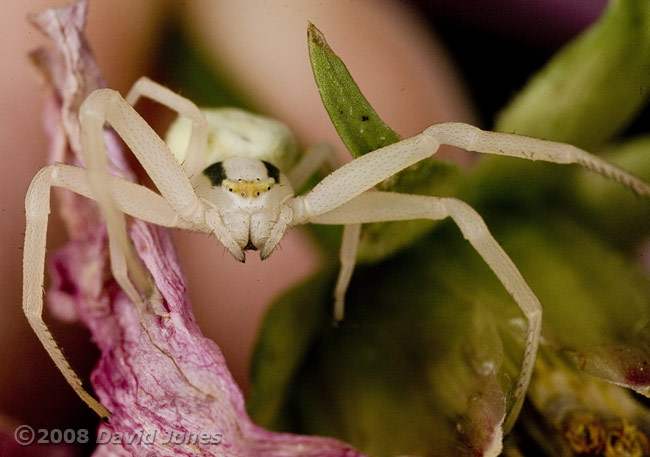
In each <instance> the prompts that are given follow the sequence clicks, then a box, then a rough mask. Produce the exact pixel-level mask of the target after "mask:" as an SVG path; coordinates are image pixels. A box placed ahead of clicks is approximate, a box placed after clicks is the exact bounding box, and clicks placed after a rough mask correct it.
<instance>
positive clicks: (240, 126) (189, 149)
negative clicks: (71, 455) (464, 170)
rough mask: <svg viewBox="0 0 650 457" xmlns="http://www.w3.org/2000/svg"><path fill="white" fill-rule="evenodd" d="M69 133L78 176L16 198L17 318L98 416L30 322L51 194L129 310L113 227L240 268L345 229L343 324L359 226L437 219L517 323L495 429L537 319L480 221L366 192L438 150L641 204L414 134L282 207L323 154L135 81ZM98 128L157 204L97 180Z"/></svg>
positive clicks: (38, 291) (140, 294)
mask: <svg viewBox="0 0 650 457" xmlns="http://www.w3.org/2000/svg"><path fill="white" fill-rule="evenodd" d="M141 96H145V97H149V98H151V99H153V100H156V101H158V102H160V103H162V104H163V105H166V106H168V107H169V108H171V109H173V110H175V111H177V112H178V113H179V114H180V116H179V120H178V121H177V122H176V123H175V124H174V125H173V126H172V127H171V128H170V130H169V132H168V138H167V142H164V141H163V140H162V139H161V138H160V137H159V136H158V135H157V134H156V133H155V132H154V131H153V129H152V128H151V127H150V126H149V125H148V124H147V123H146V122H145V121H144V119H142V117H141V116H140V115H139V114H138V113H137V112H136V111H135V109H134V108H133V105H134V104H135V103H136V102H137V100H138V99H139V98H140V97H141ZM79 120H80V125H81V138H82V150H83V155H84V161H85V164H86V168H78V167H73V166H70V165H64V164H54V165H50V166H48V167H45V168H43V169H42V170H41V171H39V172H38V173H37V175H36V176H35V177H34V179H33V181H32V184H31V185H30V188H29V190H28V192H27V196H26V202H25V205H26V214H27V225H26V230H25V249H24V266H23V268H24V270H23V274H24V281H23V284H24V286H23V287H24V288H23V308H24V310H25V314H26V315H27V318H28V320H29V322H30V324H31V326H32V327H33V329H34V331H35V332H36V334H37V335H38V337H39V339H40V340H41V342H42V344H43V345H44V347H45V348H46V349H47V351H48V352H49V354H50V356H51V357H52V359H53V360H54V362H55V363H56V364H57V366H58V368H59V369H60V370H61V372H62V373H63V374H64V376H65V377H66V379H67V380H68V382H69V383H70V385H71V386H72V387H73V388H74V389H75V391H76V392H77V393H78V394H79V396H80V397H81V398H82V399H83V400H84V401H85V402H86V403H87V404H88V405H89V406H90V407H91V408H93V409H94V410H95V411H96V412H97V413H98V414H100V415H107V414H108V412H107V411H106V410H105V408H103V407H102V405H100V404H99V403H98V402H97V401H96V400H95V399H94V398H92V397H91V396H90V395H88V393H87V392H86V391H85V390H84V389H83V387H82V385H81V382H80V381H79V379H78V377H77V376H76V374H75V373H74V371H73V370H72V368H71V367H70V366H69V364H68V362H67V361H66V359H65V358H64V356H63V354H62V352H61V350H60V348H59V347H58V346H57V345H56V343H55V342H54V340H53V338H52V337H51V335H50V333H49V331H48V329H47V327H46V325H45V323H44V322H43V319H42V316H41V314H42V308H43V297H42V288H41V284H42V283H43V264H44V258H45V232H46V229H47V214H48V213H49V199H50V187H51V186H59V187H63V188H66V189H70V190H72V191H74V192H77V193H79V194H81V195H84V196H87V197H89V198H92V199H94V200H96V201H97V203H98V204H99V207H100V209H101V212H102V214H103V216H104V217H105V219H106V223H107V229H108V234H109V253H110V256H111V270H112V273H113V275H114V276H115V279H116V280H117V281H118V283H119V284H120V286H121V287H122V289H123V290H124V292H125V293H126V294H127V295H128V296H129V298H130V299H131V300H132V301H133V302H136V303H142V302H143V301H145V302H146V301H151V300H152V297H155V296H156V290H157V289H156V285H155V284H154V283H153V281H152V280H151V278H150V276H149V275H148V272H147V271H144V267H143V266H142V265H141V264H140V263H139V262H138V260H137V258H136V256H135V254H134V252H133V248H132V246H131V243H130V241H129V238H128V236H127V232H126V228H125V227H126V226H125V220H124V214H128V215H130V216H132V217H136V218H140V219H143V220H145V221H148V222H151V223H154V224H158V225H162V226H166V227H175V228H181V229H188V230H194V231H199V232H205V233H210V234H214V235H215V236H216V237H217V238H218V240H219V241H220V242H221V243H222V244H223V245H224V246H225V247H226V248H227V249H228V250H229V251H230V253H231V254H232V255H233V256H234V257H235V258H236V259H237V260H240V261H244V259H245V251H247V250H258V251H259V254H260V256H261V258H262V259H264V258H266V257H268V256H269V255H270V254H271V252H272V251H273V249H274V248H275V247H276V246H277V244H278V242H279V241H280V240H281V239H282V237H283V235H284V233H285V231H286V230H287V229H288V228H289V227H291V226H296V225H301V224H307V223H313V224H341V225H344V226H345V228H344V232H343V242H342V247H341V265H342V267H341V271H340V273H339V278H338V281H337V284H336V289H335V291H334V302H335V303H334V316H335V319H342V317H343V302H344V296H345V291H346V289H347V287H348V284H349V281H350V278H351V275H352V271H353V268H354V264H355V260H356V253H357V247H358V244H359V236H360V226H361V224H363V223H370V222H382V221H398V220H409V219H443V218H447V217H450V218H451V219H453V221H454V222H455V223H456V224H457V225H458V227H459V228H460V230H461V232H462V234H463V236H464V237H465V238H466V239H467V240H468V241H469V243H471V244H472V246H473V247H474V248H475V249H476V251H477V252H478V253H479V254H480V255H481V257H482V258H483V259H484V260H485V262H486V263H487V264H488V265H489V267H490V268H491V269H492V271H493V272H494V273H495V275H496V276H497V277H498V278H499V280H500V281H501V283H502V284H503V286H504V287H505V289H506V290H507V291H508V292H509V293H510V295H511V296H512V297H513V299H514V300H515V301H516V303H517V305H518V306H519V307H520V308H521V311H522V313H523V314H524V316H525V317H526V319H527V321H528V329H527V332H526V341H525V345H526V346H525V353H524V357H523V362H522V367H521V372H520V376H519V379H518V381H517V384H516V387H515V390H514V393H513V406H512V407H511V409H510V412H509V416H508V419H507V421H506V425H505V428H506V430H507V429H509V427H510V426H511V425H512V422H513V420H514V418H516V416H517V414H518V412H519V409H520V408H521V404H522V402H523V399H524V396H525V393H526V389H527V387H528V384H529V381H530V377H531V374H532V371H533V364H534V361H535V357H536V353H537V346H538V343H539V338H540V330H541V313H542V308H541V305H540V303H539V301H538V299H537V297H536V296H535V295H534V294H533V292H532V291H531V290H530V288H529V287H528V285H527V284H526V282H525V280H524V279H523V278H522V276H521V274H520V273H519V271H518V270H517V268H516V266H515V265H514V263H513V262H512V261H511V260H510V258H509V257H508V255H507V254H506V253H505V252H504V250H503V249H502V248H501V246H499V244H498V243H497V242H496V241H495V239H494V238H493V237H492V236H491V235H490V233H489V231H488V229H487V227H486V225H485V223H484V222H483V219H482V218H481V217H480V216H479V215H478V214H477V213H476V211H474V210H473V209H472V208H471V207H470V206H468V205H467V204H465V203H463V202H462V201H460V200H458V199H455V198H441V197H431V196H422V195H408V194H401V193H393V192H377V191H372V188H373V187H374V186H375V185H376V184H378V183H380V182H381V181H383V180H385V179H386V178H389V177H390V176H392V175H394V174H395V173H398V172H399V171H401V170H403V169H405V168H406V167H408V166H410V165H412V164H414V163H416V162H418V161H420V160H423V159H426V158H428V157H430V156H431V155H433V154H435V153H436V151H437V150H438V147H439V146H440V145H441V144H448V145H452V146H457V147H461V148H464V149H466V150H469V151H476V152H481V153H487V154H496V155H505V156H513V157H519V158H523V159H529V160H542V161H547V162H555V163H562V164H568V163H577V164H580V165H582V166H584V167H586V168H589V169H591V170H593V171H595V172H597V173H600V174H603V175H606V176H608V177H610V178H612V179H615V180H617V181H619V182H621V183H622V184H623V185H625V186H628V187H630V188H632V189H633V190H634V191H636V192H637V193H639V194H643V195H646V196H650V187H649V186H648V185H647V184H646V183H645V182H643V181H641V180H639V179H638V178H636V177H634V176H632V175H630V174H629V173H627V172H625V171H623V170H621V169H619V168H616V167H615V166H613V165H611V164H609V163H608V162H605V161H603V160H601V159H599V158H598V157H595V156H592V155H590V154H588V153H587V152H585V151H583V150H581V149H578V148H576V147H574V146H571V145H567V144H562V143H556V142H551V141H543V140H538V139H535V138H529V137H524V136H518V135H512V134H505V133H494V132H486V131H483V130H480V129H478V128H476V127H473V126H471V125H467V124H462V123H454V122H451V123H443V124H436V125H433V126H431V127H429V128H427V129H426V130H424V131H423V132H422V133H420V134H418V135H415V136H413V137H411V138H407V139H404V140H402V141H400V142H398V143H395V144H393V145H390V146H387V147H384V148H381V149H378V150H376V151H373V152H370V153H368V154H366V155H364V156H362V157H360V158H357V159H355V160H353V161H351V162H349V163H347V164H346V165H344V166H342V167H340V168H338V169H336V170H335V171H333V172H332V173H331V174H329V175H328V176H326V177H325V178H324V179H323V180H322V181H321V182H320V183H319V184H318V185H316V186H315V187H314V188H313V189H311V190H310V191H308V192H307V193H306V194H304V195H300V196H295V195H294V189H298V188H301V187H302V185H303V184H304V183H305V182H306V181H307V179H308V178H309V176H310V175H311V174H312V173H313V171H314V170H315V169H317V168H319V167H320V166H321V165H322V164H323V162H324V161H325V160H327V158H328V149H327V148H323V147H314V148H311V149H309V150H308V151H307V152H306V153H305V154H304V155H303V157H302V158H301V159H300V160H298V159H297V157H298V155H297V154H296V147H295V144H294V141H293V139H292V136H291V135H290V133H289V131H288V130H287V129H286V127H284V126H283V125H282V124H280V123H278V122H276V121H274V120H271V119H267V118H263V117H260V116H256V115H253V114H250V113H246V112H244V111H240V110H233V109H222V110H200V109H198V108H197V107H196V105H194V104H193V103H192V102H191V101H189V100H188V99H186V98H183V97H181V96H179V95H177V94H175V93H173V92H172V91H170V90H169V89H167V88H165V87H163V86H161V85H159V84H157V83H154V82H153V81H151V80H149V79H146V78H142V79H140V80H138V81H137V83H136V84H135V85H134V87H133V88H132V89H131V91H130V93H129V94H128V96H127V97H126V99H125V98H122V96H120V94H119V93H117V92H115V91H113V90H110V89H99V90H96V91H94V92H92V93H91V94H90V95H89V96H88V97H87V99H86V100H85V101H84V103H83V104H82V106H81V109H80V113H79ZM105 123H108V124H110V125H111V126H112V127H113V128H114V129H115V131H116V132H117V133H118V134H119V135H120V136H121V137H122V139H123V140H124V141H125V142H126V144H127V145H128V146H129V148H130V149H131V151H132V152H133V153H134V155H135V156H136V158H137V159H138V160H139V162H140V163H141V164H142V166H143V168H144V169H145V171H146V172H147V174H148V175H149V177H150V178H151V179H152V181H153V183H154V184H155V186H156V188H157V189H158V191H159V193H158V192H154V191H152V190H150V189H148V188H146V187H143V186H140V185H138V184H135V183H132V182H129V181H126V180H124V179H120V178H117V177H114V176H109V175H108V173H107V171H106V161H107V160H106V152H105V145H104V124H105ZM106 189H109V190H110V191H109V192H107V191H106Z"/></svg>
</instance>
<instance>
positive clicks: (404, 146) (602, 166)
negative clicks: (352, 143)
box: [292, 122, 650, 224]
mask: <svg viewBox="0 0 650 457" xmlns="http://www.w3.org/2000/svg"><path fill="white" fill-rule="evenodd" d="M440 144H448V145H451V146H458V147H461V148H464V149H467V150H470V151H476V152H481V153H486V154H496V155H504V156H512V157H518V158H522V159H529V160H543V161H547V162H553V163H560V164H569V163H576V164H579V165H582V166H584V167H585V168H587V169H589V170H591V171H594V172H596V173H599V174H602V175H604V176H607V177H609V178H611V179H613V180H615V181H617V182H619V183H621V184H623V185H624V186H626V187H629V188H631V189H632V190H633V191H635V192H637V193H638V194H641V195H645V196H650V186H649V185H648V184H647V183H645V182H644V181H642V180H641V179H639V178H637V177H636V176H634V175H632V174H631V173H628V172H626V171H625V170H622V169H620V168H618V167H616V166H614V165H612V164H610V163H608V162H606V161H604V160H602V159H600V158H598V157H596V156H594V155H591V154H589V153H588V152H586V151H583V150H582V149H579V148H577V147H575V146H571V145H568V144H564V143H557V142H554V141H546V140H539V139H536V138H530V137H526V136H521V135H514V134H509V133H495V132H486V131H484V130H481V129H479V128H477V127H474V126H471V125H468V124H462V123H457V122H448V123H443V124H435V125H432V126H431V127H429V128H427V129H426V130H425V131H424V132H422V133H420V134H418V135H415V136H413V137H411V138H407V139H404V140H402V141H400V142H398V143H395V144H392V145H389V146H386V147H383V148H381V149H377V150H375V151H372V152H370V153H368V154H366V155H364V156H362V157H359V158H358V159H356V160H353V161H352V162H349V163H347V164H345V165H343V166H342V167H341V168H339V169H338V170H336V171H334V172H333V173H332V174H330V175H329V176H327V177H325V178H324V179H323V180H322V181H321V182H320V183H318V185H317V186H316V187H314V189H313V190H312V191H311V192H309V193H308V194H307V195H305V196H304V197H297V198H296V199H295V201H294V202H293V203H292V206H293V209H294V215H295V221H294V224H302V223H304V221H306V220H308V219H309V218H310V217H313V216H317V215H320V214H324V213H326V212H328V211H331V210H332V209H334V208H337V207H339V206H341V205H342V204H344V203H345V202H347V201H349V200H351V199H353V198H354V197H356V196H357V195H359V194H361V193H362V192H364V191H365V190H368V189H370V188H371V187H373V186H374V185H376V184H378V183H380V182H381V181H383V180H384V179H386V178H389V177H390V176H393V175H394V174H395V173H397V172H399V171H401V170H403V169H404V168H406V167H408V166H410V165H412V164H414V163H416V162H418V161H420V160H422V159H425V158H427V157H429V156H431V155H433V154H435V153H436V151H437V150H438V147H439V146H440Z"/></svg>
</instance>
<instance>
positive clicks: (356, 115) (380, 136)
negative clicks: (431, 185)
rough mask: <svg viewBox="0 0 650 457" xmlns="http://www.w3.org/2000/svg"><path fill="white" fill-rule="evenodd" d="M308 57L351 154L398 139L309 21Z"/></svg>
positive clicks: (361, 153)
mask: <svg viewBox="0 0 650 457" xmlns="http://www.w3.org/2000/svg"><path fill="white" fill-rule="evenodd" d="M307 41H308V46H309V59H310V60H311V67H312V70H313V72H314V78H315V79H316V85H317V86H318V92H319V93H320V96H321V99H322V100H323V105H325V109H327V112H328V113H329V116H330V119H331V120H332V123H333V124H334V127H336V131H337V132H338V133H339V136H340V137H341V139H342V140H343V143H344V144H345V146H346V147H347V148H348V150H349V151H350V153H351V154H352V157H355V158H356V157H359V156H362V155H363V154H366V153H368V152H370V151H374V150H375V149H379V148H381V147H384V146H388V145H389V144H393V143H396V142H398V141H399V140H400V139H401V138H400V136H399V135H398V134H397V133H395V132H394V131H393V130H391V128H390V127H388V126H387V125H386V124H384V122H383V121H382V120H381V119H380V118H379V116H377V113H376V112H375V110H374V109H373V108H372V106H370V103H368V100H366V98H365V97H364V96H363V95H362V94H361V91H360V90H359V87H358V86H357V84H356V83H355V82H354V80H353V79H352V77H351V76H350V73H349V72H348V69H347V68H346V67H345V64H344V63H343V61H342V60H341V59H339V58H338V56H337V55H336V54H334V52H333V51H332V49H331V48H330V47H329V45H328V44H327V41H325V37H324V36H323V34H322V33H321V32H320V30H318V29H317V28H316V26H315V25H314V24H312V23H309V28H308V29H307Z"/></svg>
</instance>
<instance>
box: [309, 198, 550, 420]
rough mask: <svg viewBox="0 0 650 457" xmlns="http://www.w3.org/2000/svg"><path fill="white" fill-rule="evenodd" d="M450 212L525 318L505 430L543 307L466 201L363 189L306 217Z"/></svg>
mask: <svg viewBox="0 0 650 457" xmlns="http://www.w3.org/2000/svg"><path fill="white" fill-rule="evenodd" d="M447 217H450V218H452V219H453V221H454V222H455V223H456V224H457V225H458V227H459V228H460V230H461V232H462V234H463V236H464V237H465V239H467V240H468V241H469V242H470V244H471V245H472V246H473V247H474V249H476V251H477V252H478V253H479V255H480V256H481V257H482V258H483V260H485V262H486V263H487V264H488V266H489V267H490V268H491V269H492V271H493V272H494V274H495V275H496V276H497V277H498V278H499V280H500V281H501V283H502V284H503V286H504V287H505V289H506V290H507V291H508V293H509V294H510V295H511V296H512V298H513V299H514V300H515V302H516V303H517V305H518V306H519V308H520V309H521V311H522V313H523V314H524V316H525V318H526V320H527V321H528V330H527V332H526V341H525V350H524V358H523V361H522V366H521V371H520V375H519V379H518V380H517V385H516V387H515V390H514V393H513V406H512V408H511V410H510V413H509V415H508V418H507V419H506V421H505V424H504V429H505V430H506V431H508V430H510V428H511V427H512V425H514V421H515V419H516V418H517V415H518V414H519V411H520V409H521V406H522V404H523V401H524V398H525V396H526V390H527V389H528V384H529V382H530V377H531V375H532V373H533V366H534V364H535V358H536V356H537V347H538V345H539V338H540V334H541V325H542V307H541V305H540V303H539V300H538V299H537V297H536V296H535V294H534V293H533V292H532V290H531V289H530V287H528V284H526V281H525V280H524V278H523V277H522V276H521V274H520V273H519V270H518V269H517V267H516V266H515V264H514V263H513V262H512V260H510V257H508V255H507V254H506V253H505V251H504V250H503V248H502V247H501V246H500V245H499V243H497V241H496V240H495V239H494V238H493V237H492V235H491V234H490V232H489V231H488V228H487V226H486V225H485V222H484V221H483V219H482V218H481V216H479V214H478V213H477V212H476V211H474V209H472V208H471V207H470V206H469V205H467V204H466V203H464V202H462V201H460V200H457V199H454V198H440V197H428V196H421V195H407V194H398V193H392V192H366V193H363V194H361V195H359V196H358V197H356V198H354V199H352V200H351V201H349V202H348V203H346V204H344V205H343V206H341V207H339V208H337V209H335V210H332V211H330V212H328V213H325V214H323V215H320V216H316V217H313V218H311V219H310V222H312V223H314V224H337V225H338V224H362V223H371V222H386V221H404V220H412V219H432V220H440V219H445V218H447Z"/></svg>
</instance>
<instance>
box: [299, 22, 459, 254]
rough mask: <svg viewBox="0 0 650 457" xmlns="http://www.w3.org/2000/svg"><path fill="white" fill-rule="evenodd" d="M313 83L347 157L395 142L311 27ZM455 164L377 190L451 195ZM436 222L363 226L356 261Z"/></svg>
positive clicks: (434, 165) (407, 175)
mask: <svg viewBox="0 0 650 457" xmlns="http://www.w3.org/2000/svg"><path fill="white" fill-rule="evenodd" d="M307 39H308V47H309V58H310V60H311V65H312V70H313V73H314V79H315V80H316V85H317V86H318V91H319V93H320V95H321V99H322V100H323V105H324V106H325V109H326V110H327V112H328V114H329V116H330V119H331V120H332V123H333V124H334V126H335V127H336V130H337V132H338V134H339V136H340V137H341V139H342V140H343V143H344V144H345V146H346V147H347V148H348V150H349V151H350V153H351V154H352V156H353V157H355V158H356V157H359V156H361V155H363V154H366V153H368V152H371V151H374V150H375V149H379V148H381V147H384V146H388V145H390V144H393V143H396V142H398V141H400V139H401V138H400V136H399V135H398V134H397V133H395V132H394V131H393V130H391V129H390V127H388V126H387V125H386V124H385V123H384V122H383V121H382V120H381V119H380V118H379V116H378V115H377V113H376V112H375V110H374V109H373V108H372V106H370V103H369V102H368V100H366V98H365V97H364V96H363V94H362V93H361V91H360V90H359V87H358V86H357V84H356V83H355V82H354V79H352V76H351V75H350V73H349V71H348V69H347V68H346V67H345V64H344V63H343V61H342V60H341V59H340V58H339V57H338V56H337V55H336V54H335V53H334V51H333V50H332V49H331V48H330V47H329V45H328V44H327V42H326V41H325V37H324V36H323V34H322V33H321V31H320V30H318V29H317V28H316V26H314V25H313V24H311V23H310V24H309V28H308V31H307ZM461 177H462V176H461V172H460V169H459V168H458V166H456V165H452V164H449V163H445V162H441V161H438V160H433V159H431V160H427V161H423V162H420V163H417V164H415V165H413V166H411V167H409V168H408V169H406V170H404V171H402V172H401V173H399V174H398V175H396V176H394V177H392V178H389V179H388V180H386V181H385V182H383V183H380V184H379V185H378V186H377V187H378V188H379V189H381V190H389V191H395V192H403V193H415V194H421V195H438V196H449V195H453V194H454V192H455V190H456V188H457V186H458V184H459V183H460V180H461ZM436 224H437V222H435V221H422V220H417V221H409V222H398V223H393V222H386V223H382V224H370V225H367V226H365V227H364V232H363V233H364V235H363V238H362V244H361V246H360V248H359V261H360V262H365V261H378V260H380V259H383V258H385V257H387V256H390V255H392V254H394V253H395V252H397V251H399V250H400V249H402V248H404V247H405V246H408V245H409V244H412V243H413V242H415V241H416V240H417V239H419V238H421V237H422V236H424V235H425V234H426V233H427V232H429V231H430V230H431V229H432V228H433V227H434V226H435V225H436Z"/></svg>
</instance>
